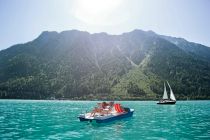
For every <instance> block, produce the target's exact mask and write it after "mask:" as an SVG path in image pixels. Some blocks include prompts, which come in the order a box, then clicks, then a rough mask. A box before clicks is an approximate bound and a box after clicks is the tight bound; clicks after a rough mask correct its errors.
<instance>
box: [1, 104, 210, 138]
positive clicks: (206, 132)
mask: <svg viewBox="0 0 210 140" xmlns="http://www.w3.org/2000/svg"><path fill="white" fill-rule="evenodd" d="M96 103H97V102H96V101H32V100H0V139H5V140H6V139H43V140H44V139H62V140H63V139H87V140H88V139H93V140H97V139H107V140H112V139H117V140H121V139H122V140H126V139H127V140H130V139H152V140H153V139H210V101H178V102H177V104H176V105H165V106H164V105H157V104H156V102H154V101H123V102H120V103H121V104H123V105H124V106H128V107H131V108H134V109H135V112H134V116H133V117H132V118H129V119H124V120H120V121H115V122H113V123H109V124H92V123H88V122H79V120H78V119H77V115H78V114H80V113H81V112H85V111H86V110H90V109H91V108H93V107H94V106H95V105H96Z"/></svg>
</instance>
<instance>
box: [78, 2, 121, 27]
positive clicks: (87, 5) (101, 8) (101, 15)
mask: <svg viewBox="0 0 210 140" xmlns="http://www.w3.org/2000/svg"><path fill="white" fill-rule="evenodd" d="M121 5H122V0H77V1H75V6H74V15H75V17H76V18H77V19H79V20H81V21H83V22H85V23H87V24H93V25H111V24H116V23H118V22H120V21H121V19H119V18H118V15H119V14H120V13H119V8H120V7H121ZM119 17H120V16H119Z"/></svg>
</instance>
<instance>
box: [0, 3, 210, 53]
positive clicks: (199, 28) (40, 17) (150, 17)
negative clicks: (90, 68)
mask: <svg viewBox="0 0 210 140" xmlns="http://www.w3.org/2000/svg"><path fill="white" fill-rule="evenodd" d="M71 29H78V30H82V31H88V32H90V33H95V32H108V33H110V34H121V33H123V32H129V31H132V30H134V29H142V30H153V31H155V32H156V33H158V34H163V35H170V36H175V37H183V38H185V39H187V40H188V41H192V42H198V43H201V44H204V45H207V46H210V0H0V50H1V49H5V48H8V47H10V46H11V45H14V44H17V43H25V42H28V41H31V40H33V39H35V38H36V37H37V36H39V34H40V33H41V32H42V31H46V30H47V31H58V32H60V31H63V30H71Z"/></svg>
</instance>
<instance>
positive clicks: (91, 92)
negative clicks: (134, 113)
mask: <svg viewBox="0 0 210 140" xmlns="http://www.w3.org/2000/svg"><path fill="white" fill-rule="evenodd" d="M176 41H177V42H178V44H177V43H176ZM186 46H188V47H186ZM209 50H210V49H208V48H207V47H205V46H203V45H202V47H200V48H199V44H196V43H192V42H188V41H186V40H184V43H183V42H181V41H180V38H173V37H169V36H163V35H158V34H156V33H155V32H153V31H143V30H134V31H131V32H127V33H123V34H120V35H109V34H107V33H104V32H102V33H93V34H90V33H88V32H85V31H78V30H70V31H63V32H60V33H58V32H54V31H53V32H48V31H45V32H42V33H41V34H40V35H39V36H38V37H37V38H36V39H34V40H33V41H30V42H27V43H25V44H18V45H14V46H12V47H11V48H8V49H6V50H3V51H0V98H21V99H49V98H51V97H53V98H54V97H55V98H66V99H120V100H124V99H131V100H140V99H151V100H155V99H158V98H160V97H161V96H162V83H163V81H165V80H168V81H169V82H170V83H171V85H172V88H173V89H174V91H175V96H177V98H178V99H187V98H191V99H210V95H209V92H208V90H209V88H210V86H209V85H210V73H209V71H210V59H209V57H208V56H210V51H209ZM197 51H199V52H197ZM208 54H209V55H208ZM183 60H184V61H183Z"/></svg>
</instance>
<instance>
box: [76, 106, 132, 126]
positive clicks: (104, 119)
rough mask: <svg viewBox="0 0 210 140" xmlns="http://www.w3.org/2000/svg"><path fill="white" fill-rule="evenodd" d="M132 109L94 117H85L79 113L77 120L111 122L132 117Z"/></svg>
mask: <svg viewBox="0 0 210 140" xmlns="http://www.w3.org/2000/svg"><path fill="white" fill-rule="evenodd" d="M133 112H134V110H133V109H130V111H128V112H124V113H120V114H118V115H107V116H102V117H100V116H99V117H94V118H86V117H85V115H81V116H79V117H78V118H79V120H80V121H82V122H83V121H89V122H92V121H95V122H96V123H108V122H112V121H115V120H120V119H124V118H128V117H132V116H133Z"/></svg>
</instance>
